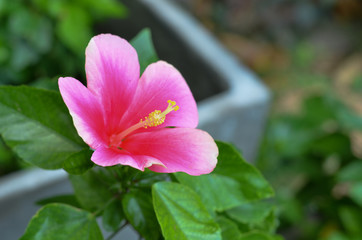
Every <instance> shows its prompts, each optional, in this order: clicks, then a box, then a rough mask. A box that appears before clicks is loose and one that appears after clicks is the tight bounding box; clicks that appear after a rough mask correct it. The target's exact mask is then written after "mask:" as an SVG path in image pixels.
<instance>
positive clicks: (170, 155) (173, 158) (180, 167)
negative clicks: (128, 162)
mask: <svg viewBox="0 0 362 240" xmlns="http://www.w3.org/2000/svg"><path fill="white" fill-rule="evenodd" d="M121 147H122V148H123V149H125V150H126V151H127V152H129V153H130V154H131V155H145V156H150V157H152V158H155V159H158V160H159V161H160V162H161V163H162V164H163V165H164V167H163V166H158V165H152V166H150V167H149V169H150V170H152V171H155V172H167V173H170V172H186V173H188V174H190V175H200V174H207V173H210V172H211V171H212V170H213V169H214V168H215V166H216V163H217V156H218V148H217V146H216V143H215V142H214V140H213V138H212V137H211V136H210V135H209V134H208V133H207V132H204V131H202V130H199V129H193V128H163V129H159V130H157V131H152V132H142V133H138V134H133V135H131V136H129V137H128V138H126V139H125V140H124V141H123V142H122V146H121Z"/></svg>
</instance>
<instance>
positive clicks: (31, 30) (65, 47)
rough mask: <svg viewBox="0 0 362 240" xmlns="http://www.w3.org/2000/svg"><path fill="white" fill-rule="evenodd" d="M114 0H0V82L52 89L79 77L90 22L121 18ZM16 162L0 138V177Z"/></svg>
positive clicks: (119, 6) (90, 32)
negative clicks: (62, 80)
mask: <svg viewBox="0 0 362 240" xmlns="http://www.w3.org/2000/svg"><path fill="white" fill-rule="evenodd" d="M126 14H127V9H126V8H125V7H124V6H123V5H122V4H121V3H120V2H119V1H116V0H52V1H48V0H0V85H19V84H29V85H33V86H36V87H40V88H46V89H54V90H56V89H57V77H58V76H59V75H62V76H74V77H76V78H78V79H85V78H84V77H83V74H84V50H85V47H86V46H87V43H88V41H89V40H90V38H91V37H92V36H93V25H94V23H96V22H98V21H101V20H103V19H106V18H110V17H125V16H126ZM20 165H21V164H19V162H18V161H17V160H16V158H15V156H14V155H13V153H12V152H11V151H10V150H9V149H7V147H5V145H4V144H3V141H0V175H2V174H6V173H8V172H11V171H13V170H15V169H18V168H19V167H20Z"/></svg>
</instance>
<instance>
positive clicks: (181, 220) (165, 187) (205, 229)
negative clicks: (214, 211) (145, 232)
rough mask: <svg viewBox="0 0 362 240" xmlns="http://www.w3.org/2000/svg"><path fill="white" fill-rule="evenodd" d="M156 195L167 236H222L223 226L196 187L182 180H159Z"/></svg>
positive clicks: (210, 239)
mask: <svg viewBox="0 0 362 240" xmlns="http://www.w3.org/2000/svg"><path fill="white" fill-rule="evenodd" d="M152 196H153V205H154V208H155V212H156V216H157V219H158V222H159V223H160V225H161V229H162V234H163V236H164V237H165V239H167V240H173V239H177V240H183V239H187V240H192V239H195V240H202V239H205V240H206V239H207V240H213V239H221V229H220V227H219V226H218V225H217V223H216V222H215V221H214V220H213V219H212V217H211V216H210V214H209V213H208V211H207V210H206V208H205V206H204V205H203V204H202V202H201V200H200V198H199V196H198V195H197V194H196V193H195V192H194V191H193V190H192V189H190V188H188V187H187V186H184V185H181V184H178V183H172V182H159V183H156V184H154V185H153V187H152Z"/></svg>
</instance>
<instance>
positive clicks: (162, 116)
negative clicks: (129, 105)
mask: <svg viewBox="0 0 362 240" xmlns="http://www.w3.org/2000/svg"><path fill="white" fill-rule="evenodd" d="M167 103H168V106H167V108H166V109H165V110H164V111H163V112H161V111H160V110H155V111H153V112H151V113H150V114H148V116H147V117H145V118H144V119H141V120H140V121H139V122H138V123H136V124H134V125H132V126H131V127H129V128H127V129H126V130H124V131H123V132H121V133H119V134H114V135H112V136H111V137H110V142H109V146H110V147H111V146H115V147H118V146H119V145H120V144H121V143H122V141H123V139H124V138H125V137H127V136H128V135H129V134H130V133H132V132H134V131H136V130H137V129H140V128H148V127H157V126H159V125H161V124H162V123H164V122H165V120H166V115H167V114H169V113H171V112H172V111H177V110H179V108H180V107H179V106H178V105H176V102H175V101H171V100H168V101H167Z"/></svg>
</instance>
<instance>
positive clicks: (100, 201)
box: [69, 168, 113, 211]
mask: <svg viewBox="0 0 362 240" xmlns="http://www.w3.org/2000/svg"><path fill="white" fill-rule="evenodd" d="M69 179H70V181H71V183H72V185H73V188H74V193H75V196H76V197H77V199H78V201H79V203H80V204H81V205H82V207H83V208H85V209H87V210H90V211H94V210H97V209H100V208H101V207H103V206H105V205H106V203H107V202H108V201H109V200H110V199H111V198H112V196H113V195H112V192H111V191H110V190H109V186H108V184H107V183H105V182H103V181H102V180H101V178H100V177H99V176H98V175H97V172H95V170H94V168H93V169H92V170H90V171H87V172H86V173H85V174H83V175H69Z"/></svg>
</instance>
